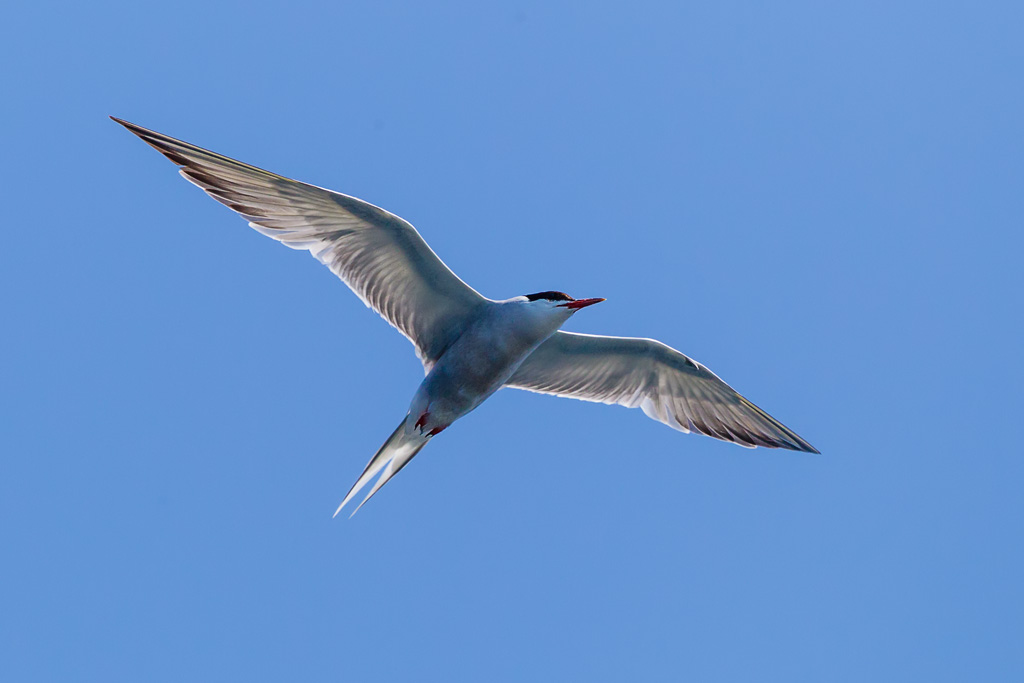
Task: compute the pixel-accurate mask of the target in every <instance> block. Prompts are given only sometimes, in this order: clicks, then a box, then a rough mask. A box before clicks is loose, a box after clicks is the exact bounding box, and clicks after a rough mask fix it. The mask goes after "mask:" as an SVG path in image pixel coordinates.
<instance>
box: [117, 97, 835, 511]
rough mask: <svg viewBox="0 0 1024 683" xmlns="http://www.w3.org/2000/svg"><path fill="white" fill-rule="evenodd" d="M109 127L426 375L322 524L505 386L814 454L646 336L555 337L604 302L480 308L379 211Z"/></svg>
mask: <svg viewBox="0 0 1024 683" xmlns="http://www.w3.org/2000/svg"><path fill="white" fill-rule="evenodd" d="M111 118H112V119H113V120H114V121H116V122H117V123H119V124H121V125H122V126H124V127H125V128H127V129H128V130H130V131H131V132H132V133H134V134H135V135H137V136H138V137H140V138H142V140H144V141H145V142H147V143H148V144H149V145H151V146H152V147H154V148H155V149H156V150H157V151H158V152H160V153H161V154H163V155H164V156H165V157H167V158H168V159H170V160H171V161H172V162H174V163H175V164H176V165H177V166H178V167H179V171H178V172H179V173H180V174H181V175H182V176H183V177H184V178H185V179H186V180H188V181H189V182H191V183H192V184H194V185H197V186H198V187H200V188H201V189H203V190H204V191H205V192H206V193H207V194H208V195H210V196H211V197H213V198H214V199H216V200H217V201H219V202H220V203H222V204H225V205H227V206H228V207H229V208H231V209H232V210H234V211H235V212H237V213H239V214H241V216H242V217H243V218H245V219H246V220H247V221H249V225H250V226H252V227H253V228H255V229H256V230H257V231H259V232H260V233H262V234H264V235H267V236H268V237H272V238H274V239H275V240H277V241H279V242H281V243H282V244H284V245H285V246H287V247H291V248H292V249H299V250H304V251H308V252H310V253H311V254H312V255H313V256H315V257H316V258H317V259H318V260H319V261H320V262H321V263H323V264H324V265H326V266H327V267H328V268H330V269H331V271H332V272H333V273H334V274H335V275H337V276H338V277H339V278H340V279H341V280H342V282H344V283H345V284H346V285H348V286H349V287H350V288H351V289H352V291H353V292H355V293H356V295H358V296H359V298H360V299H362V300H363V303H365V304H366V305H367V306H369V307H370V308H372V309H373V310H375V311H376V312H377V313H379V314H380V315H381V316H382V317H383V318H384V319H385V320H387V321H388V322H389V323H390V324H391V325H392V326H394V327H395V328H396V329H397V330H398V331H399V332H401V333H402V334H403V335H405V336H406V337H407V338H408V339H409V341H411V342H412V343H413V346H414V347H415V349H416V355H417V356H418V357H419V359H420V361H422V363H423V370H424V372H425V374H426V377H425V378H424V380H423V383H422V384H420V386H419V388H418V389H417V391H416V394H415V395H414V396H413V398H412V402H411V403H410V405H409V410H408V412H407V413H406V414H405V417H404V418H402V421H401V423H400V424H399V425H398V428H397V429H395V431H394V432H393V433H392V434H391V436H390V437H388V439H387V441H385V442H384V445H383V446H381V447H380V449H379V450H378V451H377V452H376V453H375V454H374V456H373V457H372V458H370V462H369V464H367V466H366V469H364V470H363V473H362V474H361V475H360V476H359V478H358V479H357V480H356V483H355V484H354V485H353V486H352V488H351V490H350V491H349V492H348V494H347V495H346V496H345V498H344V500H343V501H342V502H341V505H339V506H338V509H337V510H336V511H335V513H334V514H335V516H336V515H337V514H338V512H340V511H341V509H342V508H344V507H345V505H347V504H348V503H349V501H351V500H352V499H353V497H354V496H355V495H356V494H357V493H358V492H359V491H361V490H362V489H363V488H364V487H365V486H366V485H367V484H368V483H369V482H370V481H371V480H372V479H373V478H374V477H375V476H377V475H378V474H379V475H380V476H379V477H378V478H377V480H376V482H375V483H374V484H373V486H372V488H371V489H370V492H369V493H368V494H367V495H366V497H365V498H363V501H362V502H361V503H360V504H359V506H357V507H356V509H355V511H353V513H352V514H355V512H357V511H358V510H359V508H361V507H362V506H363V505H364V504H365V503H366V501H368V500H369V499H370V498H371V497H372V496H373V495H374V494H375V493H376V492H377V491H379V490H380V488H381V487H382V486H383V485H384V484H385V483H387V482H388V480H390V479H391V478H392V477H393V476H395V475H396V474H397V473H398V472H399V470H401V469H402V468H403V467H405V465H406V464H408V463H409V461H410V460H412V459H413V457H414V456H415V455H416V454H417V453H419V452H420V450H421V449H422V448H423V447H424V446H426V445H427V443H428V442H429V441H430V440H431V439H432V438H433V437H434V436H436V435H438V434H440V433H441V432H442V431H444V430H445V429H447V428H448V427H449V426H450V425H451V424H452V423H453V422H455V421H456V420H458V419H459V418H460V417H463V416H464V415H466V414H467V413H469V412H470V411H472V410H473V409H474V408H476V407H477V406H478V405H480V404H481V403H482V402H483V401H484V400H485V399H486V398H488V397H489V396H490V395H491V394H493V393H494V392H495V391H497V390H498V389H500V388H502V387H506V386H508V387H514V388H516V389H525V390H527V391H534V392H539V393H543V394H555V395H557V396H567V397H570V398H576V399H581V400H584V401H594V402H598V403H610V404H618V405H622V406H626V407H628V408H640V409H641V410H643V411H644V413H645V414H646V415H647V416H648V417H651V418H653V419H655V420H658V421H659V422H663V423H665V424H666V425H668V426H670V427H672V428H674V429H677V430H679V431H682V432H698V433H700V434H706V435H707V436H711V437H714V438H716V439H721V440H723V441H731V442H733V443H737V444H739V445H741V446H746V447H748V448H753V447H755V446H764V447H766V448H786V449H789V450H794V451H805V452H810V453H817V452H818V451H817V450H816V449H815V448H814V447H813V446H811V445H810V444H809V443H807V442H806V441H804V440H803V439H802V438H800V437H799V436H797V435H796V434H795V433H794V432H793V431H792V430H790V429H789V428H787V427H785V426H784V425H783V424H782V423H780V422H779V421H778V420H776V419H775V418H773V417H771V416H770V415H768V413H766V412H764V411H763V410H761V409H760V408H758V407H757V406H755V405H754V404H753V403H751V402H750V401H748V400H747V399H746V398H744V397H743V396H741V395H740V394H739V393H737V392H736V391H734V390H733V389H732V388H731V387H730V386H729V385H728V384H726V383H725V382H723V381H722V380H720V379H719V378H718V377H717V376H716V375H715V374H714V373H712V372H711V371H710V370H708V369H707V368H706V367H704V366H703V365H701V364H700V363H698V362H696V361H694V360H692V359H690V358H689V357H687V356H685V355H683V354H682V353H680V352H679V351H676V350H675V349H673V348H671V347H669V346H666V345H665V344H663V343H661V342H659V341H656V340H654V339H639V338H631V337H605V336H597V335H590V334H577V333H575V332H563V331H561V330H560V329H559V328H560V327H562V325H563V324H564V323H565V322H566V321H567V320H568V319H569V318H570V317H572V316H573V315H574V314H575V313H577V312H578V311H580V310H582V309H584V308H587V307H589V306H592V305H593V304H596V303H600V302H602V301H604V299H600V298H590V299H574V298H572V297H570V296H569V295H567V294H564V293H562V292H557V291H548V292H538V293H536V294H527V295H525V296H516V297H512V298H511V299H505V300H503V301H496V300H492V299H488V298H486V297H484V296H482V295H480V294H479V293H477V292H476V291H475V290H474V289H473V288H472V287H470V286H469V285H467V284H466V283H465V282H463V281H462V280H460V279H459V278H458V276H456V275H455V273H453V272H452V271H451V270H449V269H448V267H447V266H445V264H444V263H442V262H441V259H439V258H438V257H437V255H436V254H434V252H433V251H432V250H431V249H430V247H429V246H427V243H426V242H425V241H424V240H423V238H422V237H420V234H419V233H418V232H416V229H415V228H413V226H412V225H410V224H409V223H408V222H406V221H405V220H403V219H401V218H399V217H398V216H396V215H394V214H392V213H389V212H387V211H385V210H384V209H381V208H378V207H376V206H374V205H373V204H370V203H368V202H364V201H362V200H360V199H356V198H355V197H350V196H348V195H344V194H341V193H338V192H334V191H332V190H326V189H324V188H321V187H316V186H314V185H308V184H306V183H302V182H299V181H296V180H291V179H290V178H285V177H283V176H279V175H277V174H275V173H270V172H268V171H264V170H262V169H259V168H256V167H255V166H250V165H248V164H243V163H242V162H239V161H235V160H234V159H229V158H228V157H225V156H221V155H220V154H216V153H214V152H210V151H208V150H205V149H203V148H201V147H197V146H195V145H192V144H189V143H187V142H182V141H181V140H177V139H175V138H172V137H169V136H167V135H162V134H160V133H157V132H154V131H151V130H147V129H146V128H142V127H141V126H137V125H135V124H133V123H129V122H127V121H122V120H121V119H118V118H115V117H113V116H112V117H111Z"/></svg>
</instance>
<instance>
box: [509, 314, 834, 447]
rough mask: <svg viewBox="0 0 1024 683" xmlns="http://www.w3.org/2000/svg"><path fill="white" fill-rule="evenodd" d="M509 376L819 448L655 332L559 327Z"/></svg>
mask: <svg viewBox="0 0 1024 683" xmlns="http://www.w3.org/2000/svg"><path fill="white" fill-rule="evenodd" d="M507 384H508V386H511V387H515V388H517V389H526V390H528V391H536V392H539V393H542V394H555V395H557V396H566V397H569V398H577V399H581V400H584V401H594V402H596V403H617V404H619V405H622V406H626V407H627V408H637V407H639V408H641V409H642V410H643V411H644V413H646V414H647V416H648V417H651V418H653V419H655V420H658V421H659V422H664V423H665V424H667V425H668V426H670V427H672V428H674V429H678V430H680V431H683V432H691V431H696V432H700V433H701V434H707V435H708V436H713V437H714V438H716V439H722V440H723V441H732V442H734V443H738V444H740V445H741V446H747V447H750V448H752V447H754V446H765V447H767V448H788V449H790V450H794V451H807V452H810V453H817V452H818V451H817V450H816V449H815V448H814V447H813V446H811V444H809V443H807V442H806V441H804V440H803V439H801V438H800V437H799V436H797V435H796V434H795V433H793V431H792V430H790V429H789V428H787V427H786V426H784V425H783V424H782V423H781V422H779V421H778V420H776V419H775V418H773V417H772V416H771V415H769V414H768V413H766V412H764V411H763V410H761V409H760V408H758V407H757V406H755V405H754V404H753V403H751V402H750V401H748V400H747V399H745V398H743V397H742V396H740V395H739V394H738V393H736V392H735V391H734V390H733V389H732V387H730V386H729V385H728V384H726V383H725V382H723V381H722V380H720V379H718V377H717V376H716V375H715V374H714V373H713V372H711V371H710V370H708V369H707V368H706V367H704V366H703V365H701V364H700V363H697V362H695V361H693V360H691V359H689V358H687V357H686V356H684V355H683V354H681V353H679V352H678V351H676V350H675V349H673V348H671V347H669V346H666V345H665V344H662V343H661V342H659V341H655V340H653V339H634V338H631V337H601V336H595V335H589V334H575V333H572V332H562V331H558V332H556V333H555V334H554V335H552V336H551V337H550V338H549V339H548V340H547V341H545V342H544V343H543V344H541V345H540V346H539V347H538V348H537V350H536V351H534V352H533V353H532V354H531V355H530V356H528V357H527V359H526V360H525V361H523V364H522V365H520V366H519V369H518V370H516V372H515V374H513V375H512V377H511V378H510V379H509V380H508V383H507Z"/></svg>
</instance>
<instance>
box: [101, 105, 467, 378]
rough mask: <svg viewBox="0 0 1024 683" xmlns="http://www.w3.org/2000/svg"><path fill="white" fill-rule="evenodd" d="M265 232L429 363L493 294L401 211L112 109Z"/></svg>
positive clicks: (186, 173) (191, 177) (185, 172)
mask: <svg viewBox="0 0 1024 683" xmlns="http://www.w3.org/2000/svg"><path fill="white" fill-rule="evenodd" d="M111 118H113V119H114V121H117V122H118V123H120V124H121V125H122V126H124V127H125V128H127V129H128V130H130V131H131V132H133V133H135V134H136V135H138V136H139V137H140V138H142V139H143V140H144V141H145V142H147V143H149V144H150V145H151V146H153V147H154V148H156V150H157V151H159V152H160V153H161V154H163V155H164V156H165V157H167V158H168V159H170V160H171V161H172V162H174V163H175V164H177V165H178V166H180V167H181V169H180V171H179V173H181V175H182V176H184V178H185V179H186V180H188V181H190V182H192V183H193V184H195V185H197V186H199V187H200V188H202V189H203V190H205V191H206V193H207V194H208V195H210V196H211V197H213V198H214V199H216V200H217V201H219V202H220V203H222V204H224V205H226V206H228V207H229V208H231V209H232V210H234V211H236V212H238V213H239V214H241V215H242V217H243V218H245V219H246V220H248V221H249V225H251V226H252V227H253V228H255V229H256V230H258V231H259V232H261V233H263V234H264V235H267V236H268V237H273V238H274V239H276V240H277V241H279V242H281V243H282V244H284V245H285V246H288V247H291V248H292V249H304V250H306V251H308V252H310V253H311V254H312V255H313V256H315V257H316V258H317V259H319V260H320V262H321V263H323V264H324V265H326V266H327V267H328V268H330V269H331V271H332V272H334V274H335V275H337V276H338V277H339V278H341V280H342V281H343V282H344V283H345V284H346V285H348V286H349V287H350V288H351V289H352V291H353V292H355V293H356V294H357V295H359V298H360V299H362V300H363V302H364V303H365V304H366V305H367V306H369V307H370V308H372V309H373V310H375V311H377V312H378V313H379V314H380V315H381V316H383V318H384V319H385V320H387V321H388V322H389V323H391V324H392V325H393V326H394V327H395V328H396V329H398V331H399V332H401V333H402V334H404V335H405V336H406V337H408V338H409V340H410V341H412V343H413V344H414V345H415V346H416V353H417V355H418V356H419V357H420V360H421V361H423V364H424V366H425V367H426V368H427V369H428V370H429V368H430V367H431V366H432V365H433V363H434V362H435V361H436V360H437V359H438V358H439V357H440V355H441V354H442V353H444V350H445V349H446V348H447V347H448V346H449V345H450V344H451V343H452V342H453V341H454V340H455V339H456V338H457V337H458V335H459V333H460V332H461V331H462V328H463V326H464V324H465V322H466V320H467V319H468V318H470V317H471V316H472V315H473V314H474V313H475V312H476V311H477V309H478V308H479V307H481V306H483V305H485V304H486V302H487V299H485V298H484V297H482V296H481V295H480V294H478V293H477V292H476V291H474V290H473V289H472V288H471V287H470V286H469V285H467V284H466V283H465V282H463V281H462V280H460V279H459V278H458V277H457V276H456V275H455V273H453V272H452V271H451V270H449V269H448V267H447V266H445V265H444V263H442V262H441V259H439V258H438V257H437V255H436V254H435V253H434V252H433V251H431V249H430V247H428V246H427V243H426V242H424V241H423V238H422V237H420V235H419V233H418V232H416V229H415V228H413V227H412V225H410V224H409V223H408V222H406V221H404V220H403V219H401V218H399V217H398V216H396V215H394V214H391V213H388V212H387V211H385V210H384V209H381V208H378V207H376V206H374V205H372V204H369V203H367V202H364V201H362V200H359V199H356V198H355V197H349V196H348V195H343V194H340V193H338V192H333V191H331V190H325V189H323V188H320V187H316V186H314V185H307V184H306V183H301V182H298V181H296V180H291V179H289V178H285V177H283V176H279V175H276V174H274V173H269V172H267V171H264V170H261V169H259V168H256V167H255V166H249V165H248V164H243V163H241V162H239V161H235V160H234V159H229V158H228V157H225V156H221V155H219V154H215V153H214V152H210V151H208V150H205V149H203V148H201V147H196V146H195V145H190V144H189V143H187V142H182V141H181V140H176V139H174V138H172V137H168V136H166V135H161V134H160V133H156V132H154V131H151V130H147V129H145V128H142V127H141V126H136V125H135V124H132V123H128V122H127V121H122V120H121V119H117V118H114V117H111Z"/></svg>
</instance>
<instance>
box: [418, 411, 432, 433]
mask: <svg viewBox="0 0 1024 683" xmlns="http://www.w3.org/2000/svg"><path fill="white" fill-rule="evenodd" d="M428 415H430V413H428V412H426V411H424V412H423V414H422V415H420V419H418V420H416V425H415V426H416V427H418V428H419V430H420V431H421V432H422V431H423V428H424V427H426V426H427V416H428Z"/></svg>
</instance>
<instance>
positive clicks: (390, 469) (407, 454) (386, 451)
mask: <svg viewBox="0 0 1024 683" xmlns="http://www.w3.org/2000/svg"><path fill="white" fill-rule="evenodd" d="M410 419H412V418H411V417H410V416H409V415H406V416H405V419H404V420H402V422H401V423H400V424H399V425H398V429H396V430H395V431H394V432H393V433H392V434H391V436H389V437H388V440H387V441H385V442H384V445H383V446H381V447H380V449H379V450H378V451H377V453H376V454H374V456H373V457H372V458H370V462H369V463H367V465H366V469H365V470H363V473H362V474H361V475H359V479H357V480H356V483H355V484H353V485H352V488H351V489H350V490H349V492H348V495H346V496H345V500H343V501H341V505H339V506H338V509H337V510H335V511H334V516H335V517H337V516H338V513H339V512H341V508H343V507H345V505H347V504H348V502H349V501H350V500H352V498H353V497H355V495H356V493H358V492H359V491H360V490H362V488H363V487H364V486H366V484H367V483H368V482H369V481H370V480H371V479H373V477H374V475H376V474H377V473H378V472H380V471H381V468H384V472H383V473H382V474H381V475H380V478H379V479H377V483H375V484H374V485H373V488H372V489H370V492H369V493H368V494H366V498H363V502H362V503H360V504H359V507H357V508H356V509H355V510H354V511H353V512H352V515H354V514H356V513H357V512H359V508H361V507H363V506H364V505H366V501H368V500H370V498H372V497H373V494H375V493H377V491H378V490H379V489H380V487H381V486H384V484H386V483H388V479H390V478H391V477H393V476H395V475H396V474H398V471H399V470H401V469H402V468H403V467H405V465H406V464H407V463H408V462H409V461H410V460H412V459H413V458H414V457H415V456H416V454H417V453H419V452H420V450H422V448H423V447H424V446H426V445H427V441H429V440H430V439H429V437H426V436H424V435H422V434H420V433H419V432H418V431H415V430H412V429H408V430H407V429H406V423H407V422H408V421H409V420H410ZM385 465H386V467H385ZM352 515H349V516H350V517H351V516H352Z"/></svg>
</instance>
